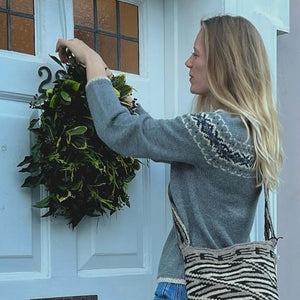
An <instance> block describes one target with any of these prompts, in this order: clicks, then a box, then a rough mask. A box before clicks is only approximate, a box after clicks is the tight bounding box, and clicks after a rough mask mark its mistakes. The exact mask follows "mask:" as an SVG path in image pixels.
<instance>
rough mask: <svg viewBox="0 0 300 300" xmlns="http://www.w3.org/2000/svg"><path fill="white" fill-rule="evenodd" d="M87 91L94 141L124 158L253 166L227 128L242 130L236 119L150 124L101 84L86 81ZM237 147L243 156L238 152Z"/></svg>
mask: <svg viewBox="0 0 300 300" xmlns="http://www.w3.org/2000/svg"><path fill="white" fill-rule="evenodd" d="M86 92H87V99H88V103H89V108H90V110H91V114H92V116H93V119H94V124H95V128H96V131H97V134H98V136H99V137H100V139H102V140H103V141H104V143H106V144H107V145H108V146H109V147H110V148H111V149H113V150H114V151H116V152H118V153H120V154H122V155H125V156H135V157H139V158H150V159H152V160H155V161H161V162H169V163H172V162H183V163H188V164H203V163H204V162H206V163H208V164H210V165H211V164H212V165H214V164H218V162H219V161H222V162H224V161H226V163H228V164H229V165H231V164H235V165H236V164H242V165H243V167H246V169H248V167H249V166H250V164H251V162H252V158H253V157H252V156H251V154H252V153H250V152H251V149H250V148H247V145H246V144H245V145H244V143H242V142H239V141H237V140H236V139H235V138H233V137H232V135H231V132H230V131H229V129H228V126H229V127H233V129H234V128H236V127H238V126H241V122H240V119H239V118H231V117H230V120H229V123H228V124H226V122H225V121H224V119H223V118H222V116H221V115H220V113H218V112H211V113H200V114H186V115H183V116H179V117H176V118H174V119H169V120H168V119H167V120H159V119H153V118H152V117H151V116H150V115H149V114H148V113H146V112H144V111H143V110H142V109H141V110H140V114H138V115H131V114H130V113H129V111H128V110H127V108H125V107H123V106H122V105H120V102H119V100H118V98H117V97H116V95H115V93H114V91H113V89H112V84H111V82H110V81H109V80H105V79H98V80H95V81H92V82H90V83H89V84H88V86H87V87H86ZM226 114H227V113H226ZM227 115H228V114H227ZM225 117H226V116H225ZM226 118H227V117H226ZM227 125H228V126H227ZM237 132H240V130H239V129H237ZM242 132H245V130H244V129H243V130H242ZM245 139H246V138H245ZM237 145H238V146H237ZM241 145H244V146H245V147H244V146H243V147H244V149H245V151H242V152H241V151H240V149H241V147H240V146H241ZM235 148H238V149H239V150H238V151H236V149H235ZM244 152H247V153H246V154H249V155H246V156H245V153H244ZM212 162H213V163H212ZM223 164H224V163H223Z"/></svg>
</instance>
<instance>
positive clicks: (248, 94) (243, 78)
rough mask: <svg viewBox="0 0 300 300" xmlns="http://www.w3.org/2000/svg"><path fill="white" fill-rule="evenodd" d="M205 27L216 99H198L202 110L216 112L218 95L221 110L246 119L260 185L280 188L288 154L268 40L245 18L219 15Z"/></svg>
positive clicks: (212, 94)
mask: <svg viewBox="0 0 300 300" xmlns="http://www.w3.org/2000/svg"><path fill="white" fill-rule="evenodd" d="M201 25H202V31H203V33H204V48H205V52H206V62H207V77H208V83H209V89H210V95H204V96H199V97H198V98H199V99H198V103H197V109H198V110H202V111H203V110H207V109H209V110H211V103H212V102H211V97H212V98H213V99H214V101H215V102H217V106H219V107H224V108H225V109H226V110H227V111H229V112H231V113H234V114H238V115H239V116H240V117H241V119H242V121H243V122H244V124H245V126H246V128H247V130H248V135H250V134H251V136H252V138H253V142H254V148H255V154H256V157H255V162H254V166H253V168H254V170H255V172H256V179H257V185H258V186H260V185H262V184H264V185H265V186H266V188H267V189H270V190H274V189H275V188H277V187H278V183H279V179H278V178H279V172H280V170H281V166H282V153H281V142H280V126H279V121H278V116H277V111H276V106H275V101H274V99H273V92H272V84H271V76H270V67H269V63H268V56H267V52H266V49H265V46H264V43H263V40H262V38H261V36H260V34H259V33H258V31H257V30H256V28H255V27H254V26H253V25H252V24H251V23H250V22H249V21H248V20H246V19H245V18H243V17H232V16H227V15H226V16H217V17H213V18H210V19H207V20H203V21H202V22H201ZM217 108H218V107H217Z"/></svg>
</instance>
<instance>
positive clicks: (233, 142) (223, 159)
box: [182, 112, 255, 178]
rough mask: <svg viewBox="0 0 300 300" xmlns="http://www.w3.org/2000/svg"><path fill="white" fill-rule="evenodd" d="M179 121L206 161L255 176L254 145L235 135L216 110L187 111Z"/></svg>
mask: <svg viewBox="0 0 300 300" xmlns="http://www.w3.org/2000/svg"><path fill="white" fill-rule="evenodd" d="M182 121H183V123H184V125H185V128H186V129H187V130H188V132H189V134H190V135H191V136H192V138H193V140H194V141H195V143H196V144H197V146H198V147H199V148H200V149H201V152H202V154H203V156H204V158H205V160H206V161H207V163H208V164H210V165H212V166H214V167H216V168H220V169H222V170H224V171H226V172H229V173H231V174H235V175H238V176H242V177H246V178H250V177H254V176H255V175H254V173H253V172H252V171H251V170H252V167H253V164H254V147H253V146H252V145H250V144H247V143H246V142H240V141H238V140H237V139H235V138H234V137H233V136H232V134H231V133H230V131H229V129H228V127H227V126H226V123H225V121H224V119H223V118H222V116H221V115H220V113H218V112H213V113H197V114H187V115H184V116H183V117H182Z"/></svg>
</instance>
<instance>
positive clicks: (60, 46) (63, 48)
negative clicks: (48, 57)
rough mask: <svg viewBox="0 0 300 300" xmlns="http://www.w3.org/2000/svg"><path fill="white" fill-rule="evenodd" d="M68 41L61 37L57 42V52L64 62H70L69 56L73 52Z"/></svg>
mask: <svg viewBox="0 0 300 300" xmlns="http://www.w3.org/2000/svg"><path fill="white" fill-rule="evenodd" d="M67 45H68V41H67V40H64V39H59V40H58V41H57V43H56V49H55V50H56V52H57V53H58V56H59V58H60V60H61V62H63V63H67V62H69V58H70V56H71V55H72V52H71V51H70V50H69V48H68V47H67Z"/></svg>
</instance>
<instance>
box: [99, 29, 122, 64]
mask: <svg viewBox="0 0 300 300" xmlns="http://www.w3.org/2000/svg"><path fill="white" fill-rule="evenodd" d="M99 53H100V54H101V56H102V58H103V60H104V61H105V63H106V64H107V65H108V66H109V68H110V69H112V70H118V53H117V38H115V37H111V36H107V35H104V34H99Z"/></svg>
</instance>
